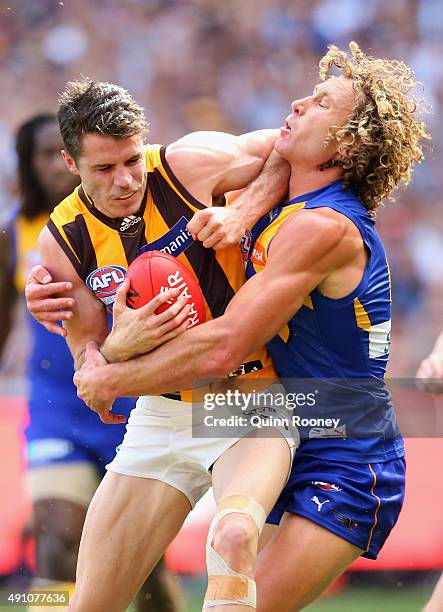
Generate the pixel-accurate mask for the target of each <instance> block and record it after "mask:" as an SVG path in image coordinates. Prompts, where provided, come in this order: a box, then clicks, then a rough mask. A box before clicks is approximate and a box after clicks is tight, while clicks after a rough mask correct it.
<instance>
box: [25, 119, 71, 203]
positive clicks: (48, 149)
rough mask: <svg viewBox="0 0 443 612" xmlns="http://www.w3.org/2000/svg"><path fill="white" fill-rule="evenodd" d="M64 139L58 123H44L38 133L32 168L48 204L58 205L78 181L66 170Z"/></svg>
mask: <svg viewBox="0 0 443 612" xmlns="http://www.w3.org/2000/svg"><path fill="white" fill-rule="evenodd" d="M62 148H63V143H62V139H61V136H60V132H59V129H58V126H57V123H56V122H55V121H54V122H51V123H44V124H43V125H42V126H41V127H40V128H39V129H38V130H37V131H36V132H35V138H34V151H33V157H32V168H33V170H34V173H35V176H36V178H37V180H38V182H39V183H40V185H41V186H42V188H43V189H44V191H45V192H46V194H47V196H48V200H49V202H48V204H52V205H54V204H57V203H58V202H60V201H61V200H63V199H64V198H65V197H66V196H67V195H69V194H70V193H71V191H72V190H73V189H74V187H75V186H76V185H78V179H77V178H76V177H74V176H72V174H70V173H69V172H68V171H67V170H66V166H65V164H64V162H63V158H62V155H61V150H62Z"/></svg>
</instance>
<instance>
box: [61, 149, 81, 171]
mask: <svg viewBox="0 0 443 612" xmlns="http://www.w3.org/2000/svg"><path fill="white" fill-rule="evenodd" d="M62 157H63V159H64V160H65V164H66V167H67V168H68V170H69V172H71V173H72V174H75V175H76V176H80V172H79V170H78V168H77V164H76V163H75V160H74V158H73V157H71V155H69V153H68V152H67V151H65V150H64V149H62Z"/></svg>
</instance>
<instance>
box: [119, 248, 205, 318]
mask: <svg viewBox="0 0 443 612" xmlns="http://www.w3.org/2000/svg"><path fill="white" fill-rule="evenodd" d="M126 277H127V278H129V280H130V281H131V285H130V287H129V292H128V297H127V304H128V306H130V307H131V308H140V307H141V306H144V305H145V304H147V303H148V302H149V301H150V300H152V298H153V297H155V296H156V295H158V294H159V293H162V292H163V291H165V290H166V289H179V290H180V293H179V294H178V296H177V298H173V299H172V300H170V301H168V302H166V303H165V304H163V305H162V306H160V308H158V309H157V310H156V313H157V314H159V313H160V312H163V311H165V310H167V309H168V308H169V307H170V306H171V305H172V304H174V302H175V301H176V300H177V299H178V298H179V297H182V296H185V297H187V298H188V303H189V304H191V305H192V309H191V312H190V313H189V322H190V325H189V327H194V326H195V325H199V324H200V323H204V321H205V319H206V315H205V306H204V298H203V295H202V292H201V289H200V285H199V284H198V283H197V281H196V280H195V278H194V276H193V275H192V274H191V272H190V271H189V270H188V269H187V268H186V267H185V266H184V265H183V264H182V263H181V262H180V261H178V259H176V258H175V257H173V256H172V255H168V254H167V253H163V252H162V251H147V252H146V253H142V254H141V255H139V256H138V257H137V258H136V259H134V261H133V262H132V263H131V265H130V266H129V268H128V271H127V272H126Z"/></svg>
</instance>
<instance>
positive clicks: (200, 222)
mask: <svg viewBox="0 0 443 612" xmlns="http://www.w3.org/2000/svg"><path fill="white" fill-rule="evenodd" d="M210 217H211V213H210V210H209V209H204V210H198V211H197V212H195V213H194V216H193V217H192V219H191V220H190V221H189V223H188V225H187V226H186V229H187V230H188V232H190V233H191V234H192V237H193V239H194V240H197V238H198V234H199V232H201V230H202V229H203V228H204V227H205V225H206V224H207V222H208V220H209V219H210ZM198 239H199V240H200V238H198Z"/></svg>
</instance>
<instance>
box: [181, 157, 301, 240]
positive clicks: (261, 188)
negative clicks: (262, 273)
mask: <svg viewBox="0 0 443 612" xmlns="http://www.w3.org/2000/svg"><path fill="white" fill-rule="evenodd" d="M289 176H290V166H289V164H288V163H287V162H286V161H285V160H284V159H283V158H282V157H280V155H278V153H276V151H272V152H271V154H270V155H269V157H268V159H267V160H266V162H265V164H264V166H263V168H262V170H261V172H260V174H259V176H258V177H257V178H256V179H255V180H253V181H252V182H251V183H250V184H249V185H248V186H247V187H245V189H243V190H242V192H241V193H240V195H239V196H238V197H237V198H236V199H235V200H234V202H233V203H232V204H231V205H230V206H227V207H225V208H218V207H213V208H207V209H205V210H199V211H197V212H196V213H195V215H194V216H193V218H192V219H191V221H190V222H189V224H188V229H189V231H190V232H191V234H192V235H193V238H194V240H195V239H197V240H200V241H201V242H203V246H204V247H206V248H213V249H216V250H217V249H224V248H226V247H228V246H232V245H234V244H238V243H239V242H240V240H241V239H242V237H243V236H244V234H245V232H246V229H247V228H250V227H252V226H253V225H254V223H256V221H258V220H259V219H260V218H261V217H262V216H263V215H264V214H266V213H267V212H269V211H270V210H271V209H272V208H273V207H274V206H276V205H277V204H278V203H279V202H280V201H281V200H282V199H283V198H284V197H285V196H286V194H287V191H288V182H289Z"/></svg>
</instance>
